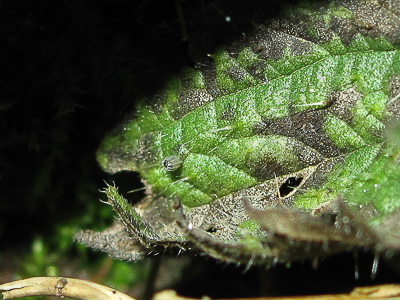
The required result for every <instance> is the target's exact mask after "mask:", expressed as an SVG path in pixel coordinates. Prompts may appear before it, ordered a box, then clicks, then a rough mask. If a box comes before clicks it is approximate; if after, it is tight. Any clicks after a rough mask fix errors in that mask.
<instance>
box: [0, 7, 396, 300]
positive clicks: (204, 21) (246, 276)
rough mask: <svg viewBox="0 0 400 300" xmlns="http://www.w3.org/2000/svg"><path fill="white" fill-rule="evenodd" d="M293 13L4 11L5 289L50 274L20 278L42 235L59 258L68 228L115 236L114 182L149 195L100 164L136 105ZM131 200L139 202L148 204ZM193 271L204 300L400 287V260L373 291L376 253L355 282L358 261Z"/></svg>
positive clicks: (202, 263)
mask: <svg viewBox="0 0 400 300" xmlns="http://www.w3.org/2000/svg"><path fill="white" fill-rule="evenodd" d="M295 2H296V1H291V3H289V2H284V3H283V2H279V1H261V0H250V1H234V0H230V1H229V0H221V1H218V0H208V1H206V0H204V1H202V0H186V1H179V0H177V1H172V0H170V1H166V0H138V1H133V0H108V1H107V0H101V1H89V0H83V1H63V0H61V1H54V0H47V1H46V0H39V1H29V0H25V1H24V0H21V1H3V2H0V76H1V77H0V134H1V139H0V205H1V206H0V219H1V222H0V240H1V243H0V281H1V283H2V282H6V281H9V280H13V279H15V278H16V277H15V275H14V274H17V273H18V274H22V275H21V276H24V275H25V276H27V275H30V276H43V275H45V274H43V273H40V270H39V271H37V272H38V273H37V274H33V273H35V272H30V273H29V272H27V271H21V270H25V269H26V268H25V269H24V264H26V259H24V257H26V256H27V255H29V253H30V252H31V247H32V244H34V241H35V239H36V240H37V237H38V236H40V237H41V238H42V239H43V243H44V244H45V245H46V247H48V248H49V251H53V250H54V251H58V250H59V249H60V243H66V244H68V243H69V242H68V241H65V240H63V238H65V236H64V237H60V234H59V232H60V231H59V229H60V228H64V227H62V226H65V224H69V225H68V226H72V228H91V229H100V228H104V227H105V226H107V225H109V224H110V223H111V222H112V219H113V216H114V214H113V213H112V212H111V208H109V207H108V206H106V205H103V204H101V203H100V201H98V199H99V198H103V199H104V196H103V195H102V194H101V193H100V192H99V189H102V188H104V187H105V183H104V180H105V181H107V182H112V181H115V182H116V185H117V186H119V187H120V191H121V192H122V193H126V192H127V191H129V190H132V189H135V188H137V187H140V178H139V176H138V175H137V174H134V173H132V174H129V173H124V174H119V175H116V176H113V177H111V176H110V175H108V174H106V173H104V172H103V171H102V170H101V169H100V168H99V167H98V165H97V163H96V159H95V152H96V149H97V147H98V146H99V144H100V142H101V140H102V138H103V136H104V135H105V134H106V132H107V131H109V130H110V129H112V127H113V126H115V125H116V123H117V122H118V121H119V120H120V119H121V118H122V117H123V115H124V114H126V113H129V112H130V111H132V110H134V103H135V100H137V99H139V98H140V97H142V96H144V95H151V94H152V93H154V91H156V90H157V89H158V88H160V87H161V86H162V83H163V82H164V81H165V79H166V78H168V76H171V75H173V74H176V73H177V72H178V71H179V70H180V69H181V68H182V67H183V66H195V65H202V64H207V63H208V62H209V58H208V57H207V56H206V54H207V53H212V52H213V51H214V49H215V47H216V46H219V45H224V44H229V43H231V42H232V41H233V40H234V39H237V38H239V37H240V36H242V35H243V34H244V33H246V32H248V31H249V30H251V28H252V25H253V24H257V23H259V22H263V21H265V20H268V19H270V18H273V17H276V16H278V15H279V14H280V13H281V11H282V7H284V6H286V5H292V4H294V3H295ZM227 16H230V17H231V21H230V22H226V17H227ZM126 196H127V197H130V199H131V200H132V201H137V200H139V199H140V197H142V196H141V195H139V194H126ZM71 224H72V225H71ZM74 226H75V227H74ZM69 228H70V227H69ZM66 237H67V239H68V240H69V239H70V238H71V235H66ZM68 245H69V244H68ZM61 248H62V247H61ZM62 251H64V252H62V253H63V254H62V259H60V261H63V263H62V262H60V269H61V270H63V264H64V265H67V264H68V263H69V262H70V261H71V260H74V261H75V260H78V261H79V260H80V259H81V258H79V255H82V251H83V250H79V248H77V246H76V245H74V244H70V245H69V246H65V247H64V248H62ZM84 256H85V259H84V261H85V263H86V264H88V268H89V264H90V262H96V261H97V260H98V259H99V257H102V256H101V255H100V254H93V253H91V252H90V251H88V252H85V253H84ZM167 259H168V258H167ZM192 260H193V261H192V263H190V264H189V265H188V267H187V268H186V270H185V273H184V275H183V278H184V279H182V280H181V281H177V282H176V284H175V285H174V286H172V288H175V289H177V291H178V292H179V293H181V294H183V295H186V296H194V297H201V296H202V295H209V296H212V297H251V296H259V295H261V294H263V293H268V294H285V295H289V294H309V293H333V292H347V291H349V290H351V289H352V288H353V287H354V286H357V285H367V284H378V283H388V282H396V281H397V282H398V281H399V276H398V273H396V272H395V271H392V269H390V268H389V267H390V266H393V265H394V263H393V261H392V262H390V263H389V264H384V262H382V263H381V264H380V265H379V270H378V274H377V279H376V280H374V281H371V280H370V278H369V276H370V269H371V266H372V261H373V255H372V254H370V253H360V254H359V260H358V261H359V267H360V280H359V281H355V280H354V266H355V260H354V259H353V254H352V253H347V254H346V253H345V254H342V255H339V256H335V257H332V258H327V259H325V260H323V261H321V262H320V265H319V268H318V269H316V270H314V269H313V268H312V267H311V262H309V261H307V262H304V263H303V264H301V263H296V264H294V265H293V266H292V267H291V268H288V269H287V268H286V267H285V266H277V267H275V268H273V269H272V270H270V271H265V268H264V267H259V268H257V267H255V268H253V269H251V270H250V271H247V272H244V267H236V266H232V265H226V264H224V263H218V262H215V261H214V260H212V259H206V258H202V257H193V259H192ZM82 266H83V267H85V266H86V265H85V264H82ZM70 272H71V270H70ZM108 272H112V270H109V271H108ZM72 273H73V272H72ZM80 274H81V270H80V271H79V272H78V271H77V273H76V274H75V276H76V277H79V275H80ZM61 275H62V274H61ZM89 278H92V279H93V277H90V276H89ZM96 278H97V277H96ZM93 280H95V279H93Z"/></svg>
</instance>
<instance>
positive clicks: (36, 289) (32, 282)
mask: <svg viewBox="0 0 400 300" xmlns="http://www.w3.org/2000/svg"><path fill="white" fill-rule="evenodd" d="M0 293H1V294H2V296H3V299H4V300H6V299H14V298H20V297H27V296H57V297H61V298H64V297H69V298H75V299H83V300H135V299H133V298H131V297H129V296H127V295H125V294H123V293H121V292H118V291H116V290H115V289H112V288H110V287H107V286H104V285H101V284H97V283H93V282H90V281H86V280H81V279H75V278H64V277H33V278H28V279H23V280H18V281H13V282H9V283H5V284H2V285H0Z"/></svg>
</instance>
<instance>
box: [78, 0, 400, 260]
mask: <svg viewBox="0 0 400 300" xmlns="http://www.w3.org/2000/svg"><path fill="white" fill-rule="evenodd" d="M399 47H400V1H380V2H379V3H378V2H376V1H355V0H354V1H333V2H329V3H328V2H327V3H325V5H321V4H318V3H313V4H306V3H304V4H302V5H299V6H298V7H293V8H292V9H291V10H288V11H287V12H286V17H280V18H277V19H274V20H269V21H268V22H267V23H266V24H259V25H258V26H256V27H255V28H254V32H253V33H251V34H247V35H245V36H244V37H243V38H242V39H241V40H238V41H235V42H234V43H232V45H230V46H226V47H224V48H221V49H219V50H218V51H217V52H216V53H215V54H213V55H211V57H212V62H210V64H209V65H208V66H206V67H204V68H202V69H194V70H184V71H182V74H181V76H180V77H177V78H172V79H171V80H169V81H168V82H167V83H166V85H165V88H164V89H163V90H161V91H159V92H158V93H157V94H156V95H155V96H154V97H153V98H151V99H143V100H142V101H141V102H140V103H139V104H138V107H137V113H136V117H135V118H134V119H128V120H127V121H125V122H124V123H123V124H122V125H121V126H120V127H118V128H117V129H116V130H115V131H114V132H112V133H111V134H110V135H109V136H107V137H106V139H105V141H104V142H103V144H102V146H101V148H100V149H99V152H98V160H99V162H100V164H101V165H102V167H103V168H104V169H105V170H107V171H109V172H111V173H114V172H118V171H121V170H130V171H138V172H140V174H141V175H142V177H143V181H144V183H145V184H146V187H147V189H148V196H147V197H146V198H145V199H143V200H142V201H141V202H140V203H139V204H137V205H136V206H134V207H131V206H130V205H129V204H128V203H127V202H126V200H124V199H123V197H122V196H120V195H119V194H118V192H117V189H116V188H115V187H113V186H108V188H107V189H106V193H107V195H108V196H109V203H110V204H111V205H112V206H113V208H114V209H115V210H116V211H117V213H118V215H119V218H120V222H121V223H122V224H124V225H125V226H124V227H118V228H125V229H127V232H128V234H129V235H130V236H132V237H133V238H134V239H133V240H131V243H132V246H126V244H124V247H121V249H120V250H118V246H115V247H113V249H112V250H107V249H106V251H108V252H109V253H110V254H111V255H113V256H115V257H118V258H124V259H131V260H136V259H140V258H141V257H143V255H146V254H148V253H153V252H158V251H160V250H159V249H160V248H162V249H164V247H170V246H173V247H175V248H178V249H179V251H181V250H189V249H197V250H199V251H201V252H204V253H206V254H208V255H210V256H213V257H216V258H218V259H221V260H224V261H229V262H235V263H242V262H244V263H249V265H251V264H252V263H267V264H274V263H276V262H286V263H287V262H291V261H292V260H298V259H304V258H315V257H319V256H325V255H329V254H333V253H337V252H341V251H348V250H350V249H353V248H357V247H363V248H370V249H373V250H374V251H375V252H376V253H382V252H385V253H389V254H391V253H394V252H396V251H398V249H399V247H400V245H399V242H397V241H398V240H399V239H398V237H399V226H398V224H399V222H398V221H399V209H398V208H399V206H400V201H399V199H398V195H399V194H400V193H399V192H400V190H399V187H398V186H399V185H398V184H397V183H398V182H399V180H400V172H399V170H398V158H399V153H400V152H399V150H398V145H399V143H400V138H399V137H398V134H397V132H398V131H399V128H398V127H397V125H396V122H397V120H398V118H399V113H400V111H399V108H400V100H399V98H400V97H399V96H398V95H399V93H400V56H399V50H398V49H399ZM96 234H97V236H98V237H99V238H98V240H99V242H98V245H97V246H96V239H94V238H93V235H96ZM118 234H120V233H118ZM118 234H117V233H116V234H115V238H117V237H118ZM77 239H78V240H79V241H81V242H83V243H86V244H88V245H89V246H92V247H95V248H101V246H99V245H100V244H101V243H103V244H102V245H104V239H105V235H104V234H103V235H101V234H100V233H90V232H86V233H85V234H83V233H80V235H79V236H78V237H77ZM101 239H103V240H101ZM107 239H110V240H112V235H107ZM110 244H112V243H110ZM114 244H115V243H114ZM114 244H113V245H114ZM127 253H129V254H127ZM129 255H130V256H129Z"/></svg>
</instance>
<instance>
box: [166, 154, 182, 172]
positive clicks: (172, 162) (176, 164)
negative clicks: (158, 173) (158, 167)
mask: <svg viewBox="0 0 400 300" xmlns="http://www.w3.org/2000/svg"><path fill="white" fill-rule="evenodd" d="M162 165H163V167H164V168H165V170H167V171H169V172H172V171H176V170H178V169H179V168H180V166H181V165H182V158H180V157H179V156H175V155H170V156H167V157H166V158H164V160H163V161H162Z"/></svg>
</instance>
